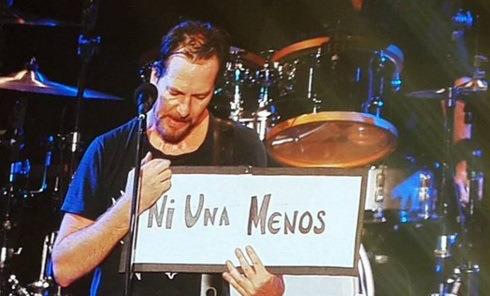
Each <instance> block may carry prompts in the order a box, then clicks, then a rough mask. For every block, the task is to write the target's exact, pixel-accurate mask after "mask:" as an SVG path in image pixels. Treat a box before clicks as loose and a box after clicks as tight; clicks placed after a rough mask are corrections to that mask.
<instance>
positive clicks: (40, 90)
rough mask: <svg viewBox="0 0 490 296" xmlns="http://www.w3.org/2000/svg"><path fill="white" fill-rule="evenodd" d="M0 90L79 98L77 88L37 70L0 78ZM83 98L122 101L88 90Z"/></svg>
mask: <svg viewBox="0 0 490 296" xmlns="http://www.w3.org/2000/svg"><path fill="white" fill-rule="evenodd" d="M0 89H5V90H13V91H19V92H26V93H35V94H45V95H53V96H61V97H77V92H78V89H77V88H76V87H73V86H68V85H63V84H61V83H57V82H53V81H50V80H49V79H47V78H46V77H45V76H44V75H43V74H41V72H39V71H37V69H26V70H21V71H19V72H17V73H13V74H11V75H10V76H6V77H0ZM83 97H84V98H85V99H94V100H115V101H118V100H122V99H121V98H118V97H116V96H113V95H109V94H104V93H101V92H98V91H93V90H88V89H86V90H85V91H84V93H83Z"/></svg>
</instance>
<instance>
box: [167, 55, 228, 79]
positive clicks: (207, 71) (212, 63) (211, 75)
mask: <svg viewBox="0 0 490 296" xmlns="http://www.w3.org/2000/svg"><path fill="white" fill-rule="evenodd" d="M218 71H219V61H218V57H217V56H216V55H214V56H212V57H211V58H209V59H198V60H192V59H191V58H189V57H187V56H185V55H184V54H175V55H172V56H170V57H169V59H168V60H167V63H166V69H165V73H164V78H165V79H167V80H171V81H174V80H177V81H189V82H192V83H198V82H199V81H203V82H209V81H212V82H213V83H214V81H215V79H216V75H217V74H218Z"/></svg>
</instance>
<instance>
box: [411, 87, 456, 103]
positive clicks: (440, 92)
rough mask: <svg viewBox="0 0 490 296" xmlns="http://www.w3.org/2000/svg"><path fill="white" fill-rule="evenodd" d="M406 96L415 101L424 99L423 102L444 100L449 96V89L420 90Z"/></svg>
mask: <svg viewBox="0 0 490 296" xmlns="http://www.w3.org/2000/svg"><path fill="white" fill-rule="evenodd" d="M405 96H407V97H409V98H414V99H422V100H443V99H444V98H446V96H447V89H446V88H440V89H426V90H418V91H412V92H409V93H407V94H405Z"/></svg>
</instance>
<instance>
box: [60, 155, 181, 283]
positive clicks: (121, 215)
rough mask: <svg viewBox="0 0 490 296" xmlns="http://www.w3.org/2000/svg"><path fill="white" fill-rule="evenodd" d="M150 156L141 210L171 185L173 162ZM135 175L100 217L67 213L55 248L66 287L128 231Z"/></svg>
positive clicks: (143, 178) (96, 262) (146, 160)
mask: <svg viewBox="0 0 490 296" xmlns="http://www.w3.org/2000/svg"><path fill="white" fill-rule="evenodd" d="M150 157H151V155H149V156H148V155H147V157H145V159H144V160H143V163H144V165H143V166H142V173H141V176H142V179H141V188H142V190H141V205H140V212H143V211H144V210H146V209H148V208H149V207H150V206H151V205H153V204H154V203H155V201H156V200H157V199H158V198H159V197H160V196H161V195H162V194H163V193H164V192H165V191H167V190H168V189H169V188H170V177H171V172H170V170H169V169H168V165H169V162H168V161H166V160H163V159H155V160H150ZM146 162H147V163H146ZM132 176H133V172H130V173H129V174H128V182H127V185H126V190H125V192H126V194H124V195H123V196H122V197H121V198H120V199H119V200H118V201H117V202H116V204H115V205H114V206H112V207H111V208H110V209H109V210H107V211H106V212H105V213H104V214H103V215H102V216H101V217H100V218H99V219H97V221H92V220H89V219H86V218H83V217H81V216H79V215H75V214H65V216H64V218H63V221H62V222H61V227H60V230H59V233H58V237H57V239H56V242H55V245H54V249H53V269H54V275H55V278H56V281H57V282H58V283H59V284H60V285H61V286H63V287H66V286H68V285H70V284H71V283H72V282H73V281H75V280H76V279H78V278H80V277H81V276H83V275H85V274H87V273H88V272H90V271H91V270H93V269H94V268H95V267H96V266H97V265H99V264H100V263H101V262H102V261H103V260H104V259H105V258H106V257H107V256H108V255H109V253H110V252H111V251H112V249H113V248H114V246H115V245H116V244H117V243H118V242H119V241H120V240H121V239H122V238H123V237H124V235H125V234H126V233H127V232H128V228H129V212H130V206H131V192H132V190H131V188H132V187H133V186H132Z"/></svg>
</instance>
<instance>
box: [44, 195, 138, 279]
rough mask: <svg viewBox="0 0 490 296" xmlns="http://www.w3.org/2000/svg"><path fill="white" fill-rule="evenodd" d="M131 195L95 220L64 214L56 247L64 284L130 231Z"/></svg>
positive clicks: (55, 258) (101, 257)
mask: <svg viewBox="0 0 490 296" xmlns="http://www.w3.org/2000/svg"><path fill="white" fill-rule="evenodd" d="M129 208H130V206H129V199H127V198H121V200H120V201H119V202H118V203H116V204H115V205H114V206H113V207H112V208H111V209H110V210H109V211H107V212H106V213H105V214H104V215H102V216H101V218H100V219H98V220H97V221H96V222H94V221H92V220H89V219H86V218H83V217H81V216H78V215H75V214H69V213H67V214H65V216H64V217H63V221H62V222H61V227H60V230H59V233H58V237H57V239H56V243H55V246H54V249H53V268H54V275H55V277H56V281H57V282H58V283H59V284H60V285H61V286H63V287H66V286H68V285H70V284H71V283H72V282H73V281H75V280H76V279H78V278H79V277H81V276H83V275H85V274H87V273H88V272H90V271H91V270H93V269H94V268H95V267H96V266H97V265H99V264H100V262H102V260H104V259H105V258H106V257H107V255H108V254H109V253H110V251H111V250H112V249H113V248H114V246H115V245H116V244H117V243H118V242H119V241H120V240H121V238H122V237H124V235H125V234H126V233H127V231H128V225H129V222H128V221H129V217H128V216H129Z"/></svg>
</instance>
